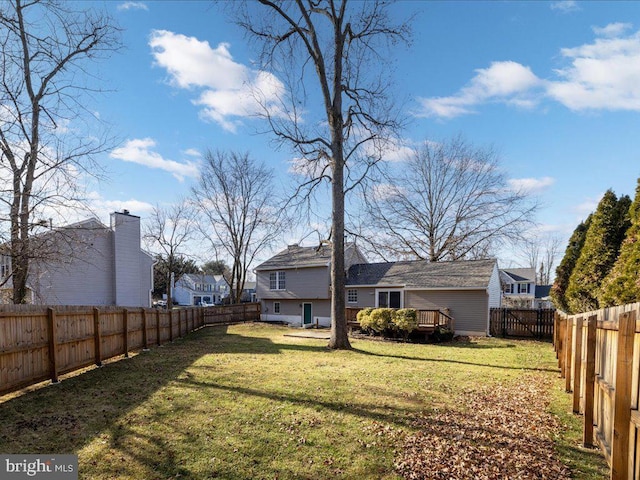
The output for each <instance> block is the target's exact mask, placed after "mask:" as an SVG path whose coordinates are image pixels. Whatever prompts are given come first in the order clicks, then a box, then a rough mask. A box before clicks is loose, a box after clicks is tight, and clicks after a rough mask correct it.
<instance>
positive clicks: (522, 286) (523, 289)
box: [518, 283, 531, 293]
mask: <svg viewBox="0 0 640 480" xmlns="http://www.w3.org/2000/svg"><path fill="white" fill-rule="evenodd" d="M529 285H530V284H529V283H519V284H518V293H531V291H530V290H529V288H530V287H529Z"/></svg>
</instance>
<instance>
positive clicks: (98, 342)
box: [93, 308, 102, 367]
mask: <svg viewBox="0 0 640 480" xmlns="http://www.w3.org/2000/svg"><path fill="white" fill-rule="evenodd" d="M93 344H94V346H93V351H94V352H95V357H96V365H97V366H98V367H101V366H102V332H101V331H100V309H98V308H94V309H93Z"/></svg>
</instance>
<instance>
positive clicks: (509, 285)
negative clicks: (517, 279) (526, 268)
mask: <svg viewBox="0 0 640 480" xmlns="http://www.w3.org/2000/svg"><path fill="white" fill-rule="evenodd" d="M504 293H513V283H507V284H506V285H505V286H504Z"/></svg>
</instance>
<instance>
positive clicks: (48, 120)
mask: <svg viewBox="0 0 640 480" xmlns="http://www.w3.org/2000/svg"><path fill="white" fill-rule="evenodd" d="M68 7H69V4H68V3H62V2H56V1H54V0H30V1H27V2H23V1H22V0H10V1H5V2H2V3H1V4H0V26H1V28H0V170H2V172H1V175H2V177H3V178H4V180H5V181H4V182H3V183H2V185H1V186H0V189H1V192H0V202H1V204H2V205H4V207H5V208H6V210H5V212H6V213H5V215H6V216H5V215H3V217H4V218H3V220H4V221H5V222H7V223H8V224H9V228H8V230H9V234H8V239H9V242H10V256H11V267H12V272H11V276H12V282H13V302H15V303H22V302H24V301H25V297H26V294H27V286H26V285H27V276H28V271H29V261H30V258H31V257H32V256H33V254H34V249H33V248H32V245H31V242H30V235H31V229H32V227H33V226H34V225H37V224H38V223H39V222H38V221H34V220H35V219H36V216H37V215H38V214H39V212H42V211H43V209H44V208H47V207H48V208H63V207H64V208H68V207H69V205H70V204H74V203H77V201H79V200H80V198H79V195H77V193H78V190H77V189H76V186H77V183H76V179H77V177H78V176H79V175H80V174H82V173H85V172H89V173H91V171H95V170H94V168H89V167H90V166H92V162H91V158H92V156H93V155H95V154H97V153H100V152H103V151H105V149H106V148H107V146H108V143H109V142H108V141H107V140H106V139H105V137H99V136H97V135H96V129H95V128H94V129H92V131H91V134H89V133H88V132H87V131H86V130H85V129H84V127H86V125H87V124H88V123H91V122H92V121H94V120H96V118H95V114H93V113H91V112H90V111H89V110H87V105H88V104H89V102H88V97H89V96H90V94H91V93H94V92H96V90H95V89H94V87H91V86H90V81H91V82H93V83H94V84H95V78H90V75H89V71H88V69H87V68H88V65H89V64H90V63H91V62H95V61H96V60H97V59H99V58H100V57H101V56H104V55H105V54H106V53H109V52H111V51H113V50H114V49H116V48H118V47H119V42H118V30H117V29H116V28H115V27H114V26H113V24H112V21H111V19H110V18H109V17H107V16H106V15H104V14H95V13H93V12H91V11H85V12H76V11H72V10H70V9H69V8H68ZM45 218H46V217H45Z"/></svg>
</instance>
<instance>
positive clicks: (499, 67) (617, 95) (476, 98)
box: [415, 23, 640, 118]
mask: <svg viewBox="0 0 640 480" xmlns="http://www.w3.org/2000/svg"><path fill="white" fill-rule="evenodd" d="M629 28H631V25H630V24H626V23H612V24H609V25H607V26H605V27H602V28H594V32H595V33H596V35H597V37H596V38H595V39H594V41H593V42H592V43H588V44H584V45H580V46H577V47H573V48H563V49H561V50H560V55H561V56H562V58H563V59H565V60H566V62H567V64H566V66H564V67H562V68H559V69H556V70H555V71H554V75H555V78H553V79H549V80H542V79H540V78H538V77H537V76H536V75H535V74H534V73H533V72H532V71H531V69H530V68H529V67H526V66H524V65H521V64H519V63H516V62H512V61H507V62H493V63H492V64H491V65H490V67H489V68H486V69H479V70H476V75H475V76H474V77H473V79H472V80H471V81H470V82H469V84H468V85H467V86H465V87H463V88H462V89H460V90H459V92H458V93H456V94H454V95H452V96H448V97H432V98H422V99H419V102H420V104H421V106H422V109H421V110H420V111H419V112H416V113H415V115H416V116H426V117H439V118H454V117H457V116H460V115H465V114H469V113H474V112H475V107H477V106H479V105H481V104H485V103H490V102H501V103H505V104H507V105H512V106H517V107H524V108H533V107H535V106H536V105H538V104H539V103H540V102H541V101H542V99H543V98H548V99H552V100H555V101H556V102H558V103H560V104H562V105H564V106H565V107H567V108H569V109H571V110H575V111H582V110H610V111H618V110H627V111H640V31H638V32H636V33H633V34H626V33H625V32H626V31H628V29H629Z"/></svg>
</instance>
